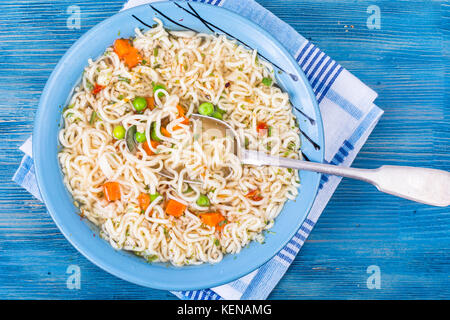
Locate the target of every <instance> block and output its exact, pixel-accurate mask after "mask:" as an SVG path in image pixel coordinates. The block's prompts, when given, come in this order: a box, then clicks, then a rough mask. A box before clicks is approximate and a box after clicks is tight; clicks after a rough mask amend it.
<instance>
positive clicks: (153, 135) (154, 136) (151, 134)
mask: <svg viewBox="0 0 450 320" xmlns="http://www.w3.org/2000/svg"><path fill="white" fill-rule="evenodd" d="M150 138H151V139H152V140H153V141H158V142H159V141H161V139H160V138H159V137H158V136H157V135H156V129H155V124H154V123H152V127H151V129H150Z"/></svg>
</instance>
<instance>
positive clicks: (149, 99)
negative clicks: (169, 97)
mask: <svg viewBox="0 0 450 320" xmlns="http://www.w3.org/2000/svg"><path fill="white" fill-rule="evenodd" d="M145 100H147V107H149V108H150V110H153V109H155V98H153V97H147V98H145Z"/></svg>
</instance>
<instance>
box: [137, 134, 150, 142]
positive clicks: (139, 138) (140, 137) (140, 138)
mask: <svg viewBox="0 0 450 320" xmlns="http://www.w3.org/2000/svg"><path fill="white" fill-rule="evenodd" d="M135 138H136V141H137V142H139V143H142V142H145V140H147V138H146V137H145V132H136V135H135Z"/></svg>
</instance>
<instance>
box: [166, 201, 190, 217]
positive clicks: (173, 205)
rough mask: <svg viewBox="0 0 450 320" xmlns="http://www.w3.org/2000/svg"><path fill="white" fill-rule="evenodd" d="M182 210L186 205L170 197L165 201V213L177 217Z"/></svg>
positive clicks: (181, 213)
mask: <svg viewBox="0 0 450 320" xmlns="http://www.w3.org/2000/svg"><path fill="white" fill-rule="evenodd" d="M184 210H186V205H184V204H182V203H180V202H178V201H176V200H173V199H170V200H169V201H168V202H167V206H166V213H167V214H170V215H171V216H174V217H177V218H179V217H181V216H182V215H183V213H184Z"/></svg>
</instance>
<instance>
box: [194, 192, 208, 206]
mask: <svg viewBox="0 0 450 320" xmlns="http://www.w3.org/2000/svg"><path fill="white" fill-rule="evenodd" d="M197 204H198V205H199V206H200V207H209V204H210V202H209V198H208V197H207V196H205V195H203V194H201V195H200V196H199V197H198V199H197Z"/></svg>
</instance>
